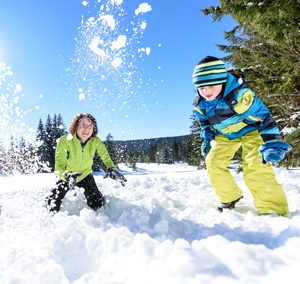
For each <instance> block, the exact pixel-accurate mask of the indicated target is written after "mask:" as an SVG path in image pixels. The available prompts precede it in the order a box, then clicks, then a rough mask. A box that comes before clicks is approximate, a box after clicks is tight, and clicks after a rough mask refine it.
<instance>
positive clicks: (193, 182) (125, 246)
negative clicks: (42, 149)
mask: <svg viewBox="0 0 300 284" xmlns="http://www.w3.org/2000/svg"><path fill="white" fill-rule="evenodd" d="M121 169H122V170H123V171H124V173H125V175H126V177H127V178H128V183H127V185H126V187H124V188H123V187H122V186H121V185H119V184H118V183H117V182H115V181H113V180H108V179H103V176H101V175H97V176H96V182H97V184H98V186H99V188H101V191H102V192H103V193H104V194H105V195H106V196H107V198H108V200H109V203H108V205H107V206H106V208H104V209H100V210H99V212H97V213H94V212H93V211H91V210H89V209H87V208H85V207H83V208H81V207H80V206H82V203H81V201H80V200H77V201H74V202H73V203H72V202H71V203H70V201H69V203H67V202H65V203H64V204H65V206H68V208H69V209H70V211H72V210H73V211H72V214H69V215H68V213H67V212H66V211H64V212H60V213H59V214H57V215H55V216H50V215H49V214H48V212H47V211H46V210H45V208H43V206H42V205H43V200H44V198H45V197H46V196H47V194H49V190H50V189H51V186H53V184H54V182H55V177H54V175H53V174H37V175H27V176H14V177H0V188H1V189H0V193H1V195H0V200H1V203H2V212H1V216H0V251H1V253H0V283H10V284H15V283H22V284H23V283H28V284H29V283H30V284H32V283H38V284H40V283H41V284H46V283H47V284H48V283H49V284H50V283H51V284H53V283H55V284H63V283H76V284H79V283H81V284H87V283H89V284H90V283H102V284H106V283H110V284H121V283H122V284H123V283H124V284H125V283H126V284H127V283H128V284H135V283H139V284H148V283H149V284H150V283H151V284H153V283H156V284H160V283H162V284H165V283H172V284H177V283H178V284H179V283H180V284H183V283H193V284H194V283H195V284H196V283H197V284H199V283H222V284H224V283H282V282H283V281H285V280H286V277H287V275H288V276H289V277H290V278H291V279H295V280H294V282H293V280H291V281H289V283H296V282H297V283H298V281H297V278H298V277H297V276H299V275H300V272H299V265H300V211H299V208H300V195H299V192H300V182H299V180H300V178H299V173H300V171H299V169H293V170H289V171H288V170H283V169H276V173H277V177H278V180H279V182H281V183H282V184H283V186H284V188H285V191H286V194H287V197H288V201H289V205H290V211H291V213H290V214H289V215H288V216H287V217H270V216H257V215H256V213H255V210H254V207H253V202H252V198H251V196H250V194H249V192H248V190H247V189H246V188H245V186H244V184H243V182H242V176H241V174H239V175H236V177H237V180H238V182H239V184H240V185H241V187H242V188H243V189H244V199H243V200H242V201H241V202H240V203H239V205H238V206H237V208H236V210H234V211H227V212H224V213H222V214H220V213H218V212H217V210H216V209H215V206H216V201H215V196H214V193H213V190H212V188H211V186H210V185H209V182H208V179H207V175H206V172H205V171H198V170H196V169H195V168H194V167H190V166H187V165H156V164H155V165H154V164H152V165H151V164H150V165H148V164H138V171H137V172H134V173H133V172H132V171H131V170H129V169H128V168H126V167H125V166H122V165H121ZM72 198H73V197H72ZM72 204H73V205H74V204H75V205H76V206H77V208H75V209H74V208H73V209H72ZM71 209H72V210H71ZM81 209H82V210H81Z"/></svg>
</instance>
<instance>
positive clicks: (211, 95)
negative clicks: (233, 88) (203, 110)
mask: <svg viewBox="0 0 300 284" xmlns="http://www.w3.org/2000/svg"><path fill="white" fill-rule="evenodd" d="M221 91H222V84H219V85H211V86H203V87H199V88H198V92H199V94H200V95H201V96H202V97H203V98H205V99H206V100H207V101H212V100H214V99H215V98H216V97H217V96H218V95H220V93H221Z"/></svg>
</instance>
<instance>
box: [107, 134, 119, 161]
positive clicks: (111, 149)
mask: <svg viewBox="0 0 300 284" xmlns="http://www.w3.org/2000/svg"><path fill="white" fill-rule="evenodd" d="M104 144H105V147H106V149H107V151H108V153H109V155H110V157H111V159H112V161H113V162H114V164H115V165H117V164H118V154H117V149H116V144H115V142H114V138H113V136H112V135H111V133H109V134H108V135H107V136H106V140H105V141H104Z"/></svg>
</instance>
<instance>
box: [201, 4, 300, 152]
mask: <svg viewBox="0 0 300 284" xmlns="http://www.w3.org/2000/svg"><path fill="white" fill-rule="evenodd" d="M299 11H300V2H299V1H291V0H287V1H283V0H276V1H251V2H249V1H247V0H237V1H232V0H220V6H219V7H209V8H207V9H205V10H203V13H204V14H205V15H208V14H211V15H212V16H213V18H214V20H220V19H222V17H223V16H224V15H231V16H232V17H233V19H234V20H235V21H236V22H237V26H236V27H235V28H234V29H233V30H232V31H228V32H226V33H225V39H226V40H228V42H229V44H228V45H219V48H220V49H221V50H222V51H224V52H225V53H227V56H226V57H224V60H227V61H228V62H230V63H231V64H232V65H233V67H234V69H235V72H236V73H238V74H239V75H241V76H242V77H243V78H245V79H246V83H247V84H248V85H249V86H250V87H251V88H252V89H253V90H254V91H255V92H256V94H257V95H258V96H259V98H260V99H262V101H264V103H265V104H266V105H267V106H268V107H269V108H270V110H271V111H272V114H273V116H274V118H275V120H276V121H277V123H278V124H279V126H280V128H281V129H283V128H285V127H287V128H292V129H295V130H297V129H299V126H300V61H299V55H300V33H299V30H300V13H299ZM290 137H293V139H295V140H293V139H292V140H291V141H290V144H291V145H292V146H293V148H294V149H295V148H297V142H296V141H297V139H296V137H297V133H296V134H295V135H290Z"/></svg>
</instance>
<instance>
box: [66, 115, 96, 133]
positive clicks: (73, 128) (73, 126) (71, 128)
mask: <svg viewBox="0 0 300 284" xmlns="http://www.w3.org/2000/svg"><path fill="white" fill-rule="evenodd" d="M84 117H86V118H88V119H90V120H91V122H92V124H93V127H94V128H93V134H92V136H93V137H95V136H96V135H97V134H98V127H97V121H96V119H95V118H94V117H93V116H92V115H91V114H89V113H80V114H77V115H76V116H75V117H74V118H73V121H72V123H71V124H70V126H69V132H70V133H71V134H76V132H77V129H78V124H79V122H80V120H81V119H83V118H84Z"/></svg>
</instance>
